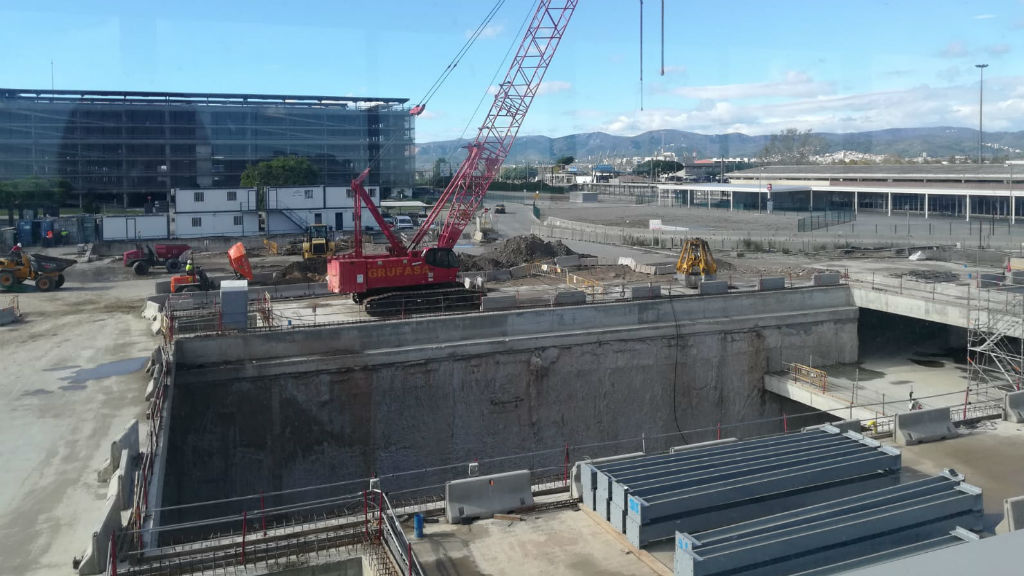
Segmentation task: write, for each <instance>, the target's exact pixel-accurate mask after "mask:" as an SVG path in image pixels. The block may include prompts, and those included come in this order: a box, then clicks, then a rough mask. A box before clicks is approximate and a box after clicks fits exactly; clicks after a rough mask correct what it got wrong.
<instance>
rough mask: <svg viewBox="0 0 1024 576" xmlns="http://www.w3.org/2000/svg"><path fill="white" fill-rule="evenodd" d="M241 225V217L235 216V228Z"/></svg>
mask: <svg viewBox="0 0 1024 576" xmlns="http://www.w3.org/2000/svg"><path fill="white" fill-rule="evenodd" d="M241 225H242V216H241V214H239V215H238V216H235V226H241Z"/></svg>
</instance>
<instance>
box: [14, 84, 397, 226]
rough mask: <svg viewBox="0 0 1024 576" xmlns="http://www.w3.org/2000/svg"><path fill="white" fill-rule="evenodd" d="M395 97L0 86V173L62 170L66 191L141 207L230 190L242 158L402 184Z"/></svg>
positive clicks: (325, 180)
mask: <svg viewBox="0 0 1024 576" xmlns="http://www.w3.org/2000/svg"><path fill="white" fill-rule="evenodd" d="M406 102H407V99H405V98H363V97H343V96H289V95H272V94H201V93H175V92H112V91H78V90H22V89H8V88H0V181H3V180H12V179H17V178H24V177H29V176H39V177H41V178H48V179H64V180H67V181H68V182H70V184H71V185H72V186H73V191H72V194H85V195H87V196H92V197H94V198H96V199H100V200H103V201H112V200H116V201H118V202H124V203H125V204H126V205H128V204H130V205H136V206H138V205H142V204H143V203H145V202H146V197H147V196H150V197H152V199H153V200H159V199H163V198H165V197H166V196H167V195H168V194H169V193H170V190H171V189H172V188H188V189H193V188H232V187H238V186H240V185H241V182H240V179H241V175H242V171H243V170H245V168H246V166H247V165H249V164H254V163H256V162H260V161H263V160H269V159H272V158H274V157H276V156H283V155H298V156H302V157H306V158H309V159H310V160H311V161H312V163H313V165H314V166H315V167H316V169H317V171H318V172H319V175H320V176H319V177H320V181H319V182H310V184H322V185H341V186H344V185H348V184H349V183H350V182H351V180H352V178H353V177H355V176H356V175H357V174H359V172H361V171H362V170H363V169H365V168H366V167H367V166H369V165H370V164H371V162H373V161H374V160H376V163H375V164H374V170H373V171H371V173H370V176H369V178H368V180H367V185H370V186H378V187H380V190H381V193H382V195H383V196H385V197H386V196H388V195H389V194H390V193H391V191H392V189H397V188H402V189H409V188H411V186H412V184H413V176H414V161H415V148H414V140H415V134H414V117H413V116H410V115H409V113H408V110H407V108H406V107H405V103H406Z"/></svg>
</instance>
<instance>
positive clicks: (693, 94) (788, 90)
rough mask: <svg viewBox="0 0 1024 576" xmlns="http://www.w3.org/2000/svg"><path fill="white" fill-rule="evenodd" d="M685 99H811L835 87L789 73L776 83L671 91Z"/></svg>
mask: <svg viewBox="0 0 1024 576" xmlns="http://www.w3.org/2000/svg"><path fill="white" fill-rule="evenodd" d="M673 92H674V93H675V94H678V95H679V96H683V97H685V98H697V99H703V100H737V99H742V98H765V97H789V98H799V97H811V96H819V95H823V94H831V93H834V92H835V87H834V86H832V85H831V84H828V83H824V82H815V81H814V80H813V79H812V78H811V77H810V76H808V75H807V74H804V73H803V72H794V71H790V72H787V73H786V77H785V79H783V80H780V81H776V82H755V83H751V84H722V85H718V86H683V87H680V88H676V89H675V90H673Z"/></svg>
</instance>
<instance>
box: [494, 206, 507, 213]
mask: <svg viewBox="0 0 1024 576" xmlns="http://www.w3.org/2000/svg"><path fill="white" fill-rule="evenodd" d="M494 213H495V214H504V213H505V205H504V204H495V205H494Z"/></svg>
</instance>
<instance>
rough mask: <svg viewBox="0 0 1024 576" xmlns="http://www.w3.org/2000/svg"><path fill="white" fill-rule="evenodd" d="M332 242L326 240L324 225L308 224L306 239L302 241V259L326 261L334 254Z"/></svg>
mask: <svg viewBox="0 0 1024 576" xmlns="http://www.w3.org/2000/svg"><path fill="white" fill-rule="evenodd" d="M335 249H336V246H335V245H334V240H331V239H330V238H328V233H327V225H326V224H310V225H309V226H308V227H307V228H306V237H305V238H303V240H302V259H303V260H317V259H321V258H323V259H325V260H326V259H327V257H328V256H330V255H331V254H334V251H335Z"/></svg>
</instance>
